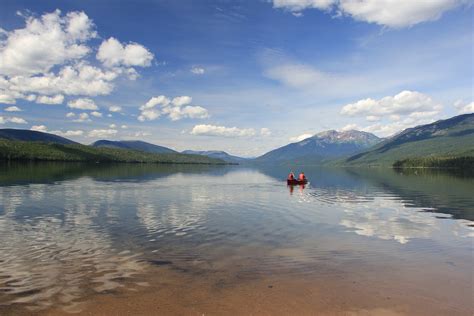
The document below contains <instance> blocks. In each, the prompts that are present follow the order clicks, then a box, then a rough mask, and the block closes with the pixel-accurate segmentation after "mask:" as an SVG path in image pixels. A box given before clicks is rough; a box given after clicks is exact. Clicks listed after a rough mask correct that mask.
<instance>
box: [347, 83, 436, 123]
mask: <svg viewBox="0 0 474 316" xmlns="http://www.w3.org/2000/svg"><path fill="white" fill-rule="evenodd" d="M441 109H442V106H441V104H439V103H437V102H435V101H434V100H433V99H432V98H431V97H430V96H428V95H426V94H423V93H420V92H417V91H408V90H405V91H402V92H400V93H399V94H397V95H395V96H387V97H384V98H382V99H378V100H375V99H372V98H367V99H363V100H359V101H357V102H355V103H350V104H347V105H345V106H344V107H343V108H342V109H341V114H342V115H347V116H367V118H369V119H370V120H371V121H374V120H376V119H377V118H380V117H381V116H387V115H412V116H413V117H420V116H425V117H426V116H433V115H435V114H437V113H439V111H441Z"/></svg>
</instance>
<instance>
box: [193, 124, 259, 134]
mask: <svg viewBox="0 0 474 316" xmlns="http://www.w3.org/2000/svg"><path fill="white" fill-rule="evenodd" d="M191 134H192V135H204V136H223V137H249V136H254V135H255V130H254V129H253V128H237V127H225V126H216V125H205V124H201V125H196V126H194V127H193V129H192V131H191Z"/></svg>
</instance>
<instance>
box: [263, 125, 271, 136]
mask: <svg viewBox="0 0 474 316" xmlns="http://www.w3.org/2000/svg"><path fill="white" fill-rule="evenodd" d="M260 135H261V136H264V137H266V136H270V135H272V132H271V131H270V129H269V128H266V127H262V128H261V129H260Z"/></svg>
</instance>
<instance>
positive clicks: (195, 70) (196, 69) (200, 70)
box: [191, 67, 206, 75]
mask: <svg viewBox="0 0 474 316" xmlns="http://www.w3.org/2000/svg"><path fill="white" fill-rule="evenodd" d="M191 72H192V73H193V74H195V75H203V74H204V73H205V72H206V71H205V69H204V68H202V67H192V68H191Z"/></svg>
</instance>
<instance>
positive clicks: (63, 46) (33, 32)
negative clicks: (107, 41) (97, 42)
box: [0, 10, 96, 76]
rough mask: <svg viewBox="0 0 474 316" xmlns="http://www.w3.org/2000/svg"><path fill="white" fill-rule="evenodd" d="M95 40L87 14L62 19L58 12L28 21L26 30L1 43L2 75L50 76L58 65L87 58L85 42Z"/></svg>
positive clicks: (92, 26)
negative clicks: (48, 74)
mask: <svg viewBox="0 0 474 316" xmlns="http://www.w3.org/2000/svg"><path fill="white" fill-rule="evenodd" d="M95 36H96V33H95V31H94V24H93V23H92V21H91V20H90V19H89V18H88V17H87V15H86V14H85V13H84V12H70V13H68V14H67V15H66V16H61V11H59V10H56V11H54V12H52V13H46V14H44V15H43V16H41V18H34V17H28V18H27V19H26V25H25V27H24V28H21V29H16V30H14V31H11V32H7V34H6V39H4V40H3V41H2V42H1V43H0V74H2V75H7V76H18V75H22V76H28V75H35V74H40V73H45V72H49V71H50V70H51V68H52V67H54V66H55V65H60V64H63V63H65V62H67V61H70V60H77V59H80V58H82V57H84V56H85V55H86V54H87V53H88V52H89V51H90V48H89V47H87V46H86V45H85V44H84V42H85V41H87V40H88V39H90V38H93V37H95Z"/></svg>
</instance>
